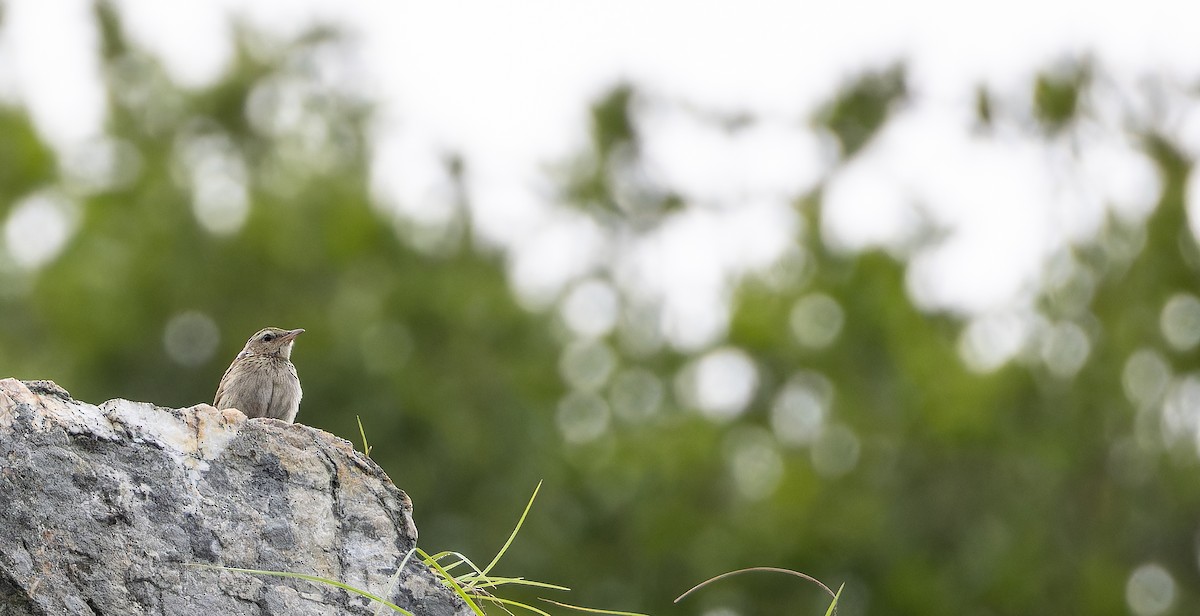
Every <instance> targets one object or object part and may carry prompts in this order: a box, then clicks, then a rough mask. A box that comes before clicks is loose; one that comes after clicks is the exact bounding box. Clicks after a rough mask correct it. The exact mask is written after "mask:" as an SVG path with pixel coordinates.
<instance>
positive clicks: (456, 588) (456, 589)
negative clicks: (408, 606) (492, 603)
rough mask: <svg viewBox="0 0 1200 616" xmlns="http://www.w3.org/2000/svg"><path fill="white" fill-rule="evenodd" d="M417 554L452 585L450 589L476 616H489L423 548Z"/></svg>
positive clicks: (418, 549)
mask: <svg viewBox="0 0 1200 616" xmlns="http://www.w3.org/2000/svg"><path fill="white" fill-rule="evenodd" d="M417 554H418V555H419V556H420V557H421V558H422V559H425V562H426V563H427V564H428V565H429V566H430V567H433V568H434V570H435V571H437V572H438V574H439V575H441V576H442V579H443V580H446V583H447V584H449V585H450V589H451V590H453V591H454V594H456V595H458V597H459V598H460V599H462V600H463V602H464V603H466V604H467V606H468V607H470V608H471V611H472V612H475V614H476V616H487V615H486V614H484V613H483V610H482V609H480V607H479V606H478V605H476V604H475V602H474V601H473V600H472V599H471V597H470V595H468V594H467V592H466V591H465V590H463V587H462V586H459V584H458V580H456V579H454V576H453V575H450V573H449V572H448V571H446V570H445V569H444V568H442V565H441V564H439V563H438V561H436V560H433V559H431V558H430V557H429V554H426V553H425V550H422V549H421V548H417Z"/></svg>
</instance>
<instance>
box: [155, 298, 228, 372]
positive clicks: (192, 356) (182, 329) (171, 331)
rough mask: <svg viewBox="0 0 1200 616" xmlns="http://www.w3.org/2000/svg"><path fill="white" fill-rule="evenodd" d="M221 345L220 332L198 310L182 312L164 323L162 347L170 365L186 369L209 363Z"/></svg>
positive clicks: (209, 319) (213, 323) (209, 318)
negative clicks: (171, 363) (173, 363)
mask: <svg viewBox="0 0 1200 616" xmlns="http://www.w3.org/2000/svg"><path fill="white" fill-rule="evenodd" d="M220 341H221V330H220V329H219V328H217V324H216V322H215V321H213V320H212V318H211V317H209V316H208V315H207V314H204V313H203V312H199V311H197V310H188V311H186V312H181V313H179V314H177V315H175V316H173V317H171V320H170V321H167V326H166V328H164V330H163V347H164V348H165V349H166V351H167V356H169V357H170V358H171V360H172V361H174V362H175V363H177V364H179V365H181V366H187V367H189V368H191V367H195V366H199V365H202V364H204V363H205V362H207V361H208V360H210V359H212V356H213V353H215V352H216V351H217V344H218V343H219V342H220Z"/></svg>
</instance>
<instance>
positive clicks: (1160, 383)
mask: <svg viewBox="0 0 1200 616" xmlns="http://www.w3.org/2000/svg"><path fill="white" fill-rule="evenodd" d="M1170 382H1171V366H1170V365H1168V364H1167V361H1166V360H1165V359H1163V357H1162V355H1160V354H1159V353H1158V352H1157V351H1154V350H1152V349H1139V350H1137V351H1135V352H1134V353H1133V354H1132V355H1130V356H1129V359H1127V360H1125V367H1124V368H1123V369H1122V370H1121V385H1122V386H1123V387H1124V389H1125V397H1126V398H1128V399H1129V402H1130V403H1132V404H1133V405H1134V406H1135V407H1137V408H1139V409H1144V408H1149V407H1150V406H1152V405H1154V404H1157V403H1158V401H1159V400H1161V399H1162V396H1163V394H1164V393H1165V392H1166V391H1167V386H1168V385H1169V384H1170Z"/></svg>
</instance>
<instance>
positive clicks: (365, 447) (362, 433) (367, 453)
mask: <svg viewBox="0 0 1200 616" xmlns="http://www.w3.org/2000/svg"><path fill="white" fill-rule="evenodd" d="M354 418H355V419H357V420H358V433H359V435H360V436H362V440H363V455H364V456H367V457H368V458H369V457H371V446H370V445H368V444H367V431H366V430H363V425H362V417H359V416H358V415H355V416H354Z"/></svg>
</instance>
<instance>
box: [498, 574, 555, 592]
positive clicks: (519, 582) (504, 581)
mask: <svg viewBox="0 0 1200 616" xmlns="http://www.w3.org/2000/svg"><path fill="white" fill-rule="evenodd" d="M479 579H480V580H482V581H479V582H476V583H475V588H496V587H498V586H505V585H509V584H512V585H514V586H533V587H535V588H545V589H546V590H564V591H569V590H571V589H570V588H567V587H566V586H559V585H558V584H550V583H548V582H536V581H534V580H527V579H525V578H506V577H494V576H489V577H485V578H479Z"/></svg>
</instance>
